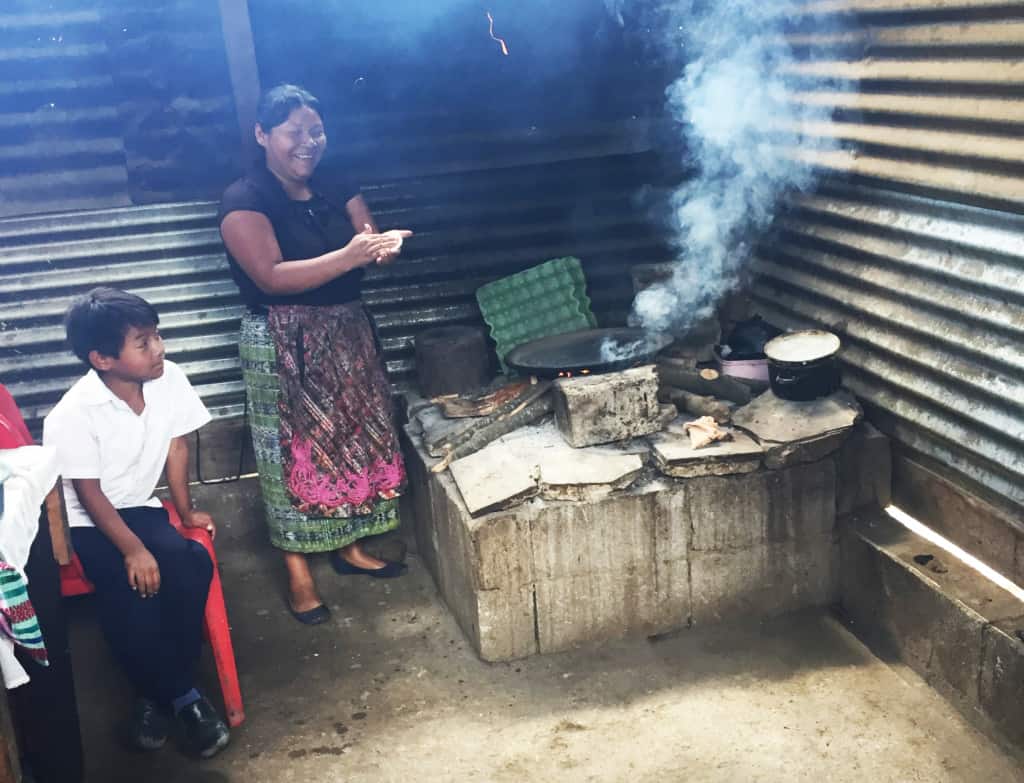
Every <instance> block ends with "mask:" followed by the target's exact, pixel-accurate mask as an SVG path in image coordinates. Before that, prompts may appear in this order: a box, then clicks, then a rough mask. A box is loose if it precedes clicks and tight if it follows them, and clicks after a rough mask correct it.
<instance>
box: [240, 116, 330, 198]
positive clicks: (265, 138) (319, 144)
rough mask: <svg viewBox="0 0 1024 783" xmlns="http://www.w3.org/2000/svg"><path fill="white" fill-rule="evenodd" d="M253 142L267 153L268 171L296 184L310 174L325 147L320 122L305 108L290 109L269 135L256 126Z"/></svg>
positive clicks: (325, 143) (321, 121) (322, 124)
mask: <svg viewBox="0 0 1024 783" xmlns="http://www.w3.org/2000/svg"><path fill="white" fill-rule="evenodd" d="M256 141H258V142H259V144H260V146H261V147H263V149H264V150H266V153H267V168H269V169H270V170H271V171H272V172H274V173H275V174H277V175H278V176H279V177H284V178H285V179H289V180H297V181H299V182H305V181H306V180H308V179H309V178H310V177H311V176H312V175H313V171H314V170H315V169H316V167H317V164H319V163H320V159H321V158H322V157H323V155H324V149H325V148H326V147H327V136H326V134H325V133H324V123H323V120H321V119H320V115H319V114H317V113H316V111H314V110H313V109H311V108H309V107H308V106H300V107H299V108H297V109H295V110H293V111H292V113H291V114H289V115H288V119H287V120H285V121H284V122H282V123H281V124H280V125H275V126H274V127H273V128H271V130H270V132H269V133H267V132H265V131H264V130H263V128H262V127H261V126H259V125H257V126H256Z"/></svg>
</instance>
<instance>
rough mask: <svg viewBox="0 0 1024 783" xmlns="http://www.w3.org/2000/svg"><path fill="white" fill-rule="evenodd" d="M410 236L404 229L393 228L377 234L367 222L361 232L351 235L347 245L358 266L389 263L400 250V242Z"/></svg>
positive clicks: (409, 232) (396, 256) (410, 233)
mask: <svg viewBox="0 0 1024 783" xmlns="http://www.w3.org/2000/svg"><path fill="white" fill-rule="evenodd" d="M411 236H412V232H411V231H408V230H406V229H393V230H391V231H385V232H384V233H383V234H378V233H376V232H375V231H374V230H373V226H371V225H370V224H369V223H365V224H364V225H363V232H362V233H361V234H356V235H355V236H354V237H352V241H351V242H349V243H348V247H349V248H350V249H351V250H352V252H353V254H354V256H355V258H354V260H356V261H357V262H358V266H366V265H367V264H370V263H376V264H389V263H391V262H392V261H394V260H395V259H396V258H398V255H399V253H401V252H402V243H403V242H404V241H405V240H406V239H407V238H408V237H411Z"/></svg>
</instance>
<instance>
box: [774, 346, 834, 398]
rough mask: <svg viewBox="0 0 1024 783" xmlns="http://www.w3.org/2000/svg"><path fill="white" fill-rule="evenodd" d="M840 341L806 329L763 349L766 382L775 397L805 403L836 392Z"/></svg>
mask: <svg viewBox="0 0 1024 783" xmlns="http://www.w3.org/2000/svg"><path fill="white" fill-rule="evenodd" d="M840 345H841V343H840V341H839V338H838V337H836V335H834V334H832V333H831V332H824V331H819V330H816V329H808V330H806V331H801V332H789V333H788V334H783V335H780V336H778V337H776V338H774V339H773V340H770V341H769V342H768V343H766V344H765V346H764V354H765V356H766V357H767V358H768V382H769V383H770V384H771V387H772V392H774V393H775V396H776V397H780V398H782V399H784V400H797V401H801V402H805V401H807V400H816V399H818V398H819V397H827V396H828V395H829V394H832V393H833V392H834V391H836V390H837V389H839V385H840V383H841V382H842V372H841V370H840V368H839V348H840Z"/></svg>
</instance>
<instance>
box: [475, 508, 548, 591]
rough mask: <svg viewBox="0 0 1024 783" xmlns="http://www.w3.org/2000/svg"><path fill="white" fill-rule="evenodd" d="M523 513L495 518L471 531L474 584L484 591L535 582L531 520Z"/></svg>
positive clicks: (505, 514) (488, 519) (477, 524)
mask: <svg viewBox="0 0 1024 783" xmlns="http://www.w3.org/2000/svg"><path fill="white" fill-rule="evenodd" d="M524 510H526V509H517V511H518V512H520V513H512V512H505V513H502V514H491V515H489V516H486V517H483V518H481V519H478V520H474V522H473V524H472V525H471V527H470V541H471V542H472V543H471V546H472V558H471V562H472V564H473V568H472V573H473V580H472V581H473V584H474V586H475V587H478V588H479V589H481V590H500V589H506V588H510V587H523V586H528V585H530V584H531V583H532V582H533V579H534V573H533V552H532V546H531V531H530V525H531V519H530V516H531V515H530V514H529V513H522V512H523V511H524Z"/></svg>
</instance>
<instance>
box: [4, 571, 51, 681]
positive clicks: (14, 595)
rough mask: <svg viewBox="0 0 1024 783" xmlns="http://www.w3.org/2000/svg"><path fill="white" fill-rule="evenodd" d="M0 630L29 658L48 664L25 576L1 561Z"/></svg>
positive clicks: (44, 645)
mask: <svg viewBox="0 0 1024 783" xmlns="http://www.w3.org/2000/svg"><path fill="white" fill-rule="evenodd" d="M0 633H3V634H4V635H5V636H7V637H9V638H10V639H11V641H13V642H14V643H15V644H16V645H18V646H19V647H22V648H24V649H25V650H26V651H27V652H28V654H29V655H30V656H31V658H32V660H34V661H36V662H37V663H39V664H40V665H42V666H49V665H50V660H49V658H48V657H47V655H46V644H45V643H44V642H43V632H42V630H41V629H40V628H39V621H38V620H37V619H36V610H35V609H34V608H33V607H32V602H31V601H30V600H29V598H28V586H27V585H26V584H25V579H24V577H23V576H22V575H21V574H20V573H19V572H18V570H17V569H16V568H15V567H14V566H12V565H10V564H8V563H5V562H3V561H0Z"/></svg>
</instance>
